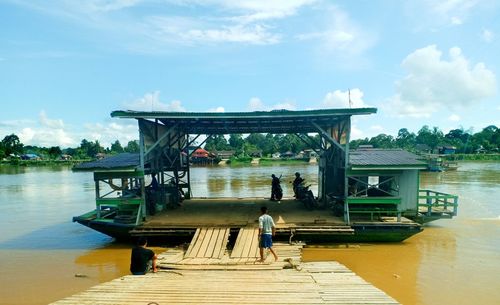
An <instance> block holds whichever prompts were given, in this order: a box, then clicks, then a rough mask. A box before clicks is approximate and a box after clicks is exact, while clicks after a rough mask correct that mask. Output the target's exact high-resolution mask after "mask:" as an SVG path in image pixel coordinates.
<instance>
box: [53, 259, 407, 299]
mask: <svg viewBox="0 0 500 305" xmlns="http://www.w3.org/2000/svg"><path fill="white" fill-rule="evenodd" d="M152 302H154V303H152ZM52 304H55V305H62V304H78V305H81V304H103V305H104V304H160V305H161V304H353V305H355V304H399V303H398V302H397V301H395V300H394V299H393V298H391V297H389V296H388V295H386V294H385V293H384V292H382V291H381V290H379V289H377V288H376V287H374V286H372V285H370V284H369V283H367V282H366V281H364V280H363V279H362V278H360V277H359V276H357V275H356V274H354V273H353V272H352V271H350V270H349V269H347V268H346V267H345V266H343V265H341V264H339V263H337V262H320V263H303V264H300V265H299V266H297V267H296V268H291V269H279V270H265V269H258V270H234V271H220V270H219V271H218V270H176V271H160V272H158V273H156V274H147V275H145V276H133V275H128V276H124V277H121V278H118V279H116V280H113V281H111V282H107V283H104V284H100V285H97V286H95V287H92V288H90V289H88V290H87V291H84V292H81V293H79V294H76V295H73V296H70V297H68V298H65V299H63V300H60V301H57V302H55V303H52Z"/></svg>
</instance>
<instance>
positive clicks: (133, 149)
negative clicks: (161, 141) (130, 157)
mask: <svg viewBox="0 0 500 305" xmlns="http://www.w3.org/2000/svg"><path fill="white" fill-rule="evenodd" d="M124 151H125V152H128V153H138V152H139V151H140V147H139V141H137V140H133V141H128V143H127V146H126V147H125V148H124Z"/></svg>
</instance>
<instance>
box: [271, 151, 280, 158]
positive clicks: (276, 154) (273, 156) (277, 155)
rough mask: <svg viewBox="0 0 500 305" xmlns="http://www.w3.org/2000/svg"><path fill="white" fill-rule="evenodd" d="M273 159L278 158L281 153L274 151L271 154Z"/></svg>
mask: <svg viewBox="0 0 500 305" xmlns="http://www.w3.org/2000/svg"><path fill="white" fill-rule="evenodd" d="M271 157H272V158H273V159H279V158H280V157H281V154H280V153H279V152H275V153H273V154H272V155H271Z"/></svg>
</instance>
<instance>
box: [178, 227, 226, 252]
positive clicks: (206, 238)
mask: <svg viewBox="0 0 500 305" xmlns="http://www.w3.org/2000/svg"><path fill="white" fill-rule="evenodd" d="M229 229H230V228H198V229H196V233H195V234H194V236H193V239H192V240H191V244H190V245H189V248H188V250H187V251H186V254H185V255H184V257H185V258H217V259H220V258H222V256H223V255H224V252H225V250H226V246H227V242H228V238H229Z"/></svg>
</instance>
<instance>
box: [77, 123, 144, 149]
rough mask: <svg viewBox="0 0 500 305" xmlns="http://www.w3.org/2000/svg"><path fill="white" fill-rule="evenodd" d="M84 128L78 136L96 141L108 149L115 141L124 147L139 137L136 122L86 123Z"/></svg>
mask: <svg viewBox="0 0 500 305" xmlns="http://www.w3.org/2000/svg"><path fill="white" fill-rule="evenodd" d="M84 127H85V130H84V132H83V133H81V134H80V136H81V138H82V139H87V140H90V141H95V140H98V141H99V142H100V143H101V145H102V146H104V147H109V146H110V145H111V143H114V142H115V141H116V140H118V141H120V143H121V144H122V146H125V145H127V143H128V142H129V141H133V140H137V139H138V137H139V134H138V127H137V123H136V122H133V123H130V122H123V123H122V122H107V123H87V124H85V125H84Z"/></svg>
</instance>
